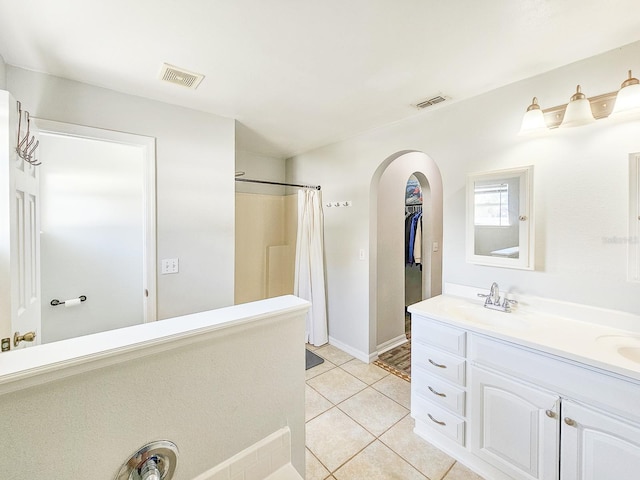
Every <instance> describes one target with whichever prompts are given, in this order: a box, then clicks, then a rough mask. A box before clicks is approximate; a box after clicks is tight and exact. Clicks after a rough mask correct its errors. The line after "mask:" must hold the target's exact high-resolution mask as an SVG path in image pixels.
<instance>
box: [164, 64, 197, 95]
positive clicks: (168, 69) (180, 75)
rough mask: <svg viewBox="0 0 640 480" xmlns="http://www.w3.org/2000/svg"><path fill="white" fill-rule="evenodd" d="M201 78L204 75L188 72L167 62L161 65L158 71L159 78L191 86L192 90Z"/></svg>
mask: <svg viewBox="0 0 640 480" xmlns="http://www.w3.org/2000/svg"><path fill="white" fill-rule="evenodd" d="M203 79H204V75H201V74H199V73H194V72H189V71H187V70H184V69H182V68H178V67H174V66H173V65H169V64H167V63H165V64H163V65H162V70H161V71H160V80H163V81H165V82H169V83H173V84H175V85H181V86H183V87H187V88H191V89H193V90H195V89H196V88H198V85H200V82H202V80H203Z"/></svg>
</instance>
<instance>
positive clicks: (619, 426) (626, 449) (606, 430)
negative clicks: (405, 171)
mask: <svg viewBox="0 0 640 480" xmlns="http://www.w3.org/2000/svg"><path fill="white" fill-rule="evenodd" d="M562 417H563V420H562V422H561V423H562V433H561V438H562V444H561V452H562V457H561V461H560V465H561V467H560V468H561V476H560V478H561V480H611V479H615V480H637V479H638V478H640V477H639V475H640V473H639V472H640V426H637V425H633V424H631V423H629V422H624V421H621V420H618V419H617V418H614V417H611V416H609V415H606V414H605V413H604V412H599V411H596V410H592V409H590V408H586V407H583V406H581V405H579V404H577V403H574V402H571V401H569V400H563V401H562Z"/></svg>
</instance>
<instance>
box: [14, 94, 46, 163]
mask: <svg viewBox="0 0 640 480" xmlns="http://www.w3.org/2000/svg"><path fill="white" fill-rule="evenodd" d="M17 103H18V140H17V146H16V152H17V153H18V156H19V157H20V158H21V159H23V160H24V161H25V162H27V163H30V164H31V165H33V166H38V165H42V162H39V161H38V159H37V158H36V150H37V148H38V145H40V140H36V136H35V135H31V117H30V116H29V112H27V111H26V110H25V111H24V118H25V120H26V121H27V132H26V133H25V135H24V137H22V139H21V138H20V134H21V132H22V104H21V103H20V102H17Z"/></svg>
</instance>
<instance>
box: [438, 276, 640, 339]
mask: <svg viewBox="0 0 640 480" xmlns="http://www.w3.org/2000/svg"><path fill="white" fill-rule="evenodd" d="M489 288H490V285H489V286H487V288H479V287H472V286H468V285H460V284H456V283H445V285H444V293H445V294H446V295H453V296H456V297H462V298H466V299H469V300H471V301H476V300H478V293H483V294H488V293H489ZM500 296H501V297H502V298H504V297H505V296H506V297H507V298H509V299H511V300H516V301H518V303H520V304H521V306H523V307H529V308H533V309H535V310H536V311H539V312H541V313H547V314H549V315H553V316H556V317H567V318H573V319H579V320H580V321H583V322H589V323H595V324H598V325H603V326H606V327H613V328H618V329H621V330H629V331H636V332H638V333H640V313H639V314H633V313H630V312H624V311H621V310H612V309H608V308H602V307H594V306H592V305H583V304H580V303H573V302H567V301H564V300H556V299H551V298H543V297H536V296H535V295H527V294H524V293H521V292H516V291H513V290H512V289H509V288H507V289H502V288H501V289H500Z"/></svg>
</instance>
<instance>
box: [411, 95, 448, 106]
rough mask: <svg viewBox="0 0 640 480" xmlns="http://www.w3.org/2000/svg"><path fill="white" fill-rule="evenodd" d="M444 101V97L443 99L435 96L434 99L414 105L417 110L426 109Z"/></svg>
mask: <svg viewBox="0 0 640 480" xmlns="http://www.w3.org/2000/svg"><path fill="white" fill-rule="evenodd" d="M445 100H446V97H443V96H442V95H437V96H435V97H432V98H430V99H428V100H424V101H422V102H420V103H416V107H418V108H427V107H431V106H432V105H435V104H437V103H440V102H444V101H445Z"/></svg>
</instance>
